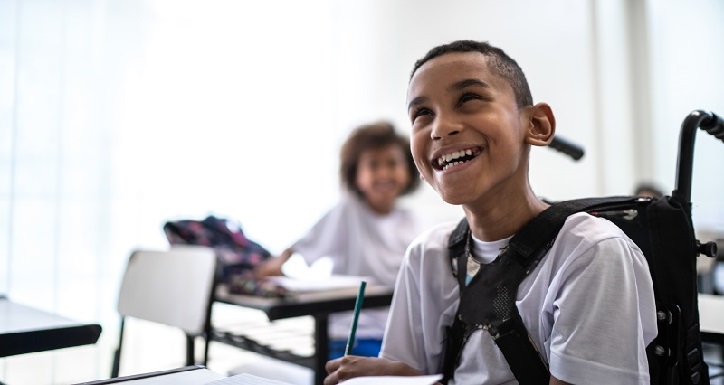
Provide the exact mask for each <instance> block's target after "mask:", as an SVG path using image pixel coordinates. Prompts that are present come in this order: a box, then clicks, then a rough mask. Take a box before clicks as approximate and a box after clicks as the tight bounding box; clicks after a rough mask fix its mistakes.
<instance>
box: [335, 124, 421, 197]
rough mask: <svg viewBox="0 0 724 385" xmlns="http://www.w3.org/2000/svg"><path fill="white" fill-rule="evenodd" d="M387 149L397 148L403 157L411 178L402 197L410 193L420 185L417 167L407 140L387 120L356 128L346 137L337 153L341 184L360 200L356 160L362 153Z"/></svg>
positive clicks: (357, 161) (357, 160) (357, 163)
mask: <svg viewBox="0 0 724 385" xmlns="http://www.w3.org/2000/svg"><path fill="white" fill-rule="evenodd" d="M387 146H399V147H400V148H401V149H402V151H403V152H404V154H405V161H406V168H407V172H408V174H409V175H410V178H409V179H410V181H409V182H408V183H407V186H406V187H405V190H404V191H403V192H402V195H405V194H409V193H411V192H413V191H415V189H417V187H418V186H419V185H420V178H418V177H417V167H416V166H415V161H414V160H413V158H412V152H411V151H410V140H409V139H408V138H407V137H406V136H403V135H401V134H399V133H397V132H396V131H395V126H394V125H393V124H392V123H390V122H387V121H380V122H376V123H371V124H364V125H361V126H358V127H357V128H355V130H354V131H352V133H350V135H349V136H348V137H347V140H346V141H345V142H344V144H343V145H342V149H341V151H340V167H339V175H340V181H341V182H342V185H343V186H344V187H345V188H347V189H348V190H349V191H352V192H354V193H355V194H356V195H357V196H359V197H363V193H362V191H360V189H359V187H357V171H358V168H359V159H360V156H361V155H362V153H363V152H365V151H368V150H376V149H380V148H384V147H387Z"/></svg>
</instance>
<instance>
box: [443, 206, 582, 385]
mask: <svg viewBox="0 0 724 385" xmlns="http://www.w3.org/2000/svg"><path fill="white" fill-rule="evenodd" d="M581 201H584V202H581ZM581 201H579V202H577V203H575V204H570V205H569V204H567V202H560V203H557V204H555V205H554V206H551V207H550V208H548V209H547V210H545V211H543V212H541V213H540V214H539V215H538V216H537V217H535V218H533V219H532V220H531V221H529V222H528V223H527V224H526V225H525V226H524V227H523V228H521V229H520V230H519V231H518V232H517V233H516V234H515V235H514V236H513V238H511V240H510V243H509V244H508V246H507V247H506V248H504V249H503V250H501V253H500V255H498V257H497V258H496V259H495V260H494V261H493V262H491V263H489V264H486V265H481V266H480V268H479V270H478V271H477V273H476V274H475V275H474V276H473V278H472V280H471V281H470V283H469V284H468V285H466V284H465V279H466V272H467V271H468V263H469V261H471V260H472V255H471V252H470V250H471V246H470V242H471V234H470V227H469V226H468V223H467V220H466V219H464V218H463V220H461V221H460V223H459V224H458V225H457V227H456V228H455V230H454V231H453V232H452V234H451V235H450V243H449V246H448V248H449V253H450V254H449V255H450V259H451V260H450V262H451V265H452V269H453V272H454V273H455V274H456V276H457V278H458V282H459V284H460V285H459V286H460V304H459V306H458V311H457V314H456V315H455V319H454V321H453V324H452V325H451V326H449V327H448V328H447V338H446V346H445V350H444V352H445V353H444V357H443V380H442V382H443V383H444V384H447V383H448V381H449V380H450V379H451V378H453V375H454V372H455V369H456V368H457V366H458V365H459V363H460V355H461V353H462V347H463V345H464V344H465V342H466V341H467V340H468V338H469V337H470V335H471V334H472V333H473V332H474V331H476V330H479V329H483V330H487V331H488V333H489V334H490V336H491V337H492V338H493V341H494V342H495V344H496V345H497V346H498V348H500V350H501V351H502V353H503V356H505V359H506V361H507V362H508V364H509V365H510V369H511V371H512V372H513V374H514V375H515V378H516V379H517V380H518V382H519V383H520V384H522V385H539V384H548V382H549V380H550V374H549V372H548V365H547V364H546V362H545V361H544V360H543V358H542V357H541V355H540V353H539V352H538V350H537V349H536V347H535V344H534V343H533V341H532V340H531V339H530V336H529V334H528V331H527V330H526V328H525V325H524V324H523V321H522V319H521V317H520V314H519V312H518V308H517V306H516V305H515V300H516V296H517V292H518V286H519V285H520V283H521V282H522V281H523V279H524V278H525V277H526V276H527V275H528V274H529V273H530V272H531V271H532V270H533V269H534V268H535V267H536V266H537V265H538V262H540V260H541V259H542V258H543V256H545V254H546V253H547V252H548V250H549V249H550V247H551V245H552V244H553V241H555V238H556V235H557V234H558V231H559V230H560V229H561V227H563V223H564V222H565V220H566V218H567V217H568V215H570V214H572V213H574V212H576V211H580V210H581V209H582V208H583V207H585V206H586V202H585V200H581ZM472 263H476V262H472ZM456 272H457V273H456Z"/></svg>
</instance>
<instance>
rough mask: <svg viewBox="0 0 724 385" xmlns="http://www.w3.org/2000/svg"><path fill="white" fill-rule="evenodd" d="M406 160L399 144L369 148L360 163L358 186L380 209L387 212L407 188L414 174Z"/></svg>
mask: <svg viewBox="0 0 724 385" xmlns="http://www.w3.org/2000/svg"><path fill="white" fill-rule="evenodd" d="M407 170H408V169H407V159H406V157H405V153H404V152H403V149H402V148H401V147H400V146H398V145H389V146H385V147H381V148H378V149H371V150H366V151H364V152H362V154H360V157H359V163H358V166H357V188H359V189H360V191H362V193H363V194H364V197H365V200H366V201H367V203H368V204H369V205H370V206H371V207H372V209H374V210H375V211H377V212H380V213H385V212H388V211H389V210H390V209H391V208H392V206H394V204H395V201H396V200H397V198H398V197H399V196H400V195H401V194H402V192H403V191H405V188H406V187H407V185H408V183H410V178H411V176H410V175H409V172H408V171H407Z"/></svg>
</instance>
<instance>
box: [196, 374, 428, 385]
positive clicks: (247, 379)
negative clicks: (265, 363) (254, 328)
mask: <svg viewBox="0 0 724 385" xmlns="http://www.w3.org/2000/svg"><path fill="white" fill-rule="evenodd" d="M441 379H442V375H441V374H433V375H429V376H412V377H400V376H368V377H357V378H353V379H351V380H347V381H343V382H341V384H344V385H380V384H385V385H432V384H434V383H435V382H436V381H439V380H441ZM206 385H291V384H289V383H288V382H284V381H276V380H269V379H266V378H262V377H257V376H254V375H251V374H246V373H244V374H237V375H236V376H231V377H229V378H224V379H222V380H217V381H213V382H208V383H206Z"/></svg>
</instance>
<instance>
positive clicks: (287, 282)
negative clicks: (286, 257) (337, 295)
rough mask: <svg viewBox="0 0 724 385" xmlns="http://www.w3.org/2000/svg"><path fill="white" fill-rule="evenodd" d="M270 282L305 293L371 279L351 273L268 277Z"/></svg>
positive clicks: (338, 287)
mask: <svg viewBox="0 0 724 385" xmlns="http://www.w3.org/2000/svg"><path fill="white" fill-rule="evenodd" d="M267 279H268V281H267V282H269V283H271V284H273V285H277V286H281V287H283V288H285V289H287V290H289V291H291V292H297V293H303V292H310V291H324V290H334V289H343V288H356V287H358V286H359V284H360V282H362V281H369V278H368V277H357V276H349V275H332V276H328V277H321V278H315V279H301V278H291V277H284V276H275V277H268V278H267Z"/></svg>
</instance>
